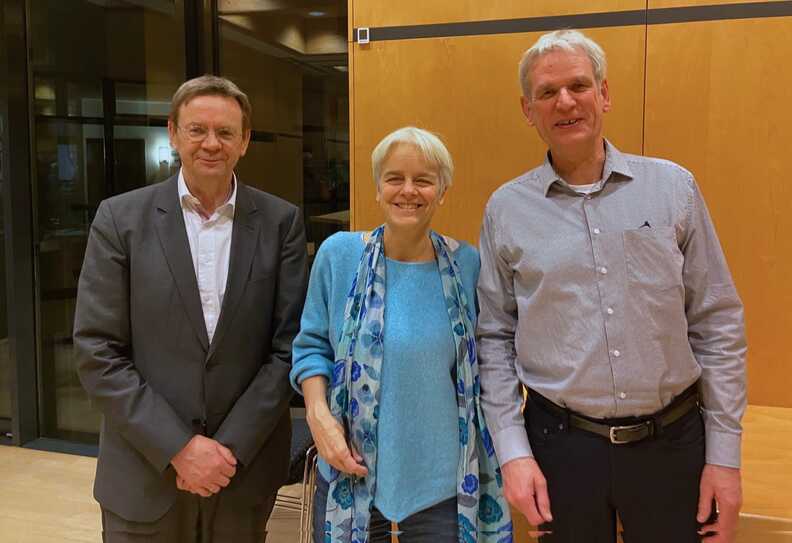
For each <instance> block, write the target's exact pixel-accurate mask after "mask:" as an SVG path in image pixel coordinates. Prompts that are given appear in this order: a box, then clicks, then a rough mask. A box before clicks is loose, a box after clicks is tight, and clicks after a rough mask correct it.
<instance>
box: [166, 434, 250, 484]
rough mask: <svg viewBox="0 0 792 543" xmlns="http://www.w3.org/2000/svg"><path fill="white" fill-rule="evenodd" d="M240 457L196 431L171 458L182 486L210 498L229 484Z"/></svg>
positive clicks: (178, 481) (178, 482)
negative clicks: (237, 458) (237, 459)
mask: <svg viewBox="0 0 792 543" xmlns="http://www.w3.org/2000/svg"><path fill="white" fill-rule="evenodd" d="M236 463H237V461H236V458H235V457H234V454H233V453H232V452H231V451H230V450H229V449H228V448H227V447H225V446H223V445H221V444H220V443H218V442H217V441H215V440H214V439H210V438H208V437H204V436H201V435H195V436H193V437H192V439H190V441H188V442H187V445H185V446H184V448H183V449H182V450H181V451H179V452H178V453H177V454H176V456H174V457H173V459H172V460H171V465H172V466H173V468H174V469H175V470H176V474H177V486H178V487H179V489H180V490H186V491H188V492H193V493H194V494H200V495H201V496H203V497H205V498H207V497H209V496H211V495H212V494H217V493H218V492H220V490H221V489H223V488H225V487H226V486H228V483H230V482H231V477H233V476H234V474H236Z"/></svg>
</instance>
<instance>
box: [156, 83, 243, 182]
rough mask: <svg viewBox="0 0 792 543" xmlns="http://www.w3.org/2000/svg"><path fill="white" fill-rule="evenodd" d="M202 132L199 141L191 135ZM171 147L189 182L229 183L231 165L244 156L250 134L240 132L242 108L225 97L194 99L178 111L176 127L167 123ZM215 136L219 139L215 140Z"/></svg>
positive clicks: (210, 96)
mask: <svg viewBox="0 0 792 543" xmlns="http://www.w3.org/2000/svg"><path fill="white" fill-rule="evenodd" d="M201 128H203V129H205V130H206V132H207V133H206V138H205V139H203V141H194V140H193V138H191V136H190V134H191V132H192V133H193V134H194V133H200V132H201V130H200V129H201ZM168 134H169V136H170V142H171V146H172V147H173V148H174V149H176V151H177V152H178V153H179V157H180V158H181V163H182V171H183V173H184V177H185V178H186V179H187V181H189V182H190V183H198V184H202V183H206V182H218V181H219V182H230V181H231V175H232V173H233V171H234V166H236V163H237V162H238V161H239V158H240V157H242V156H244V155H245V152H246V151H247V146H248V143H249V141H250V131H249V130H247V131H244V130H243V129H242V109H241V108H240V107H239V104H238V103H237V101H236V100H234V99H233V98H229V97H227V96H216V95H205V96H196V97H195V98H193V99H192V100H190V101H189V102H187V103H186V104H184V105H182V106H181V108H179V124H178V126H177V125H176V124H174V123H173V122H172V121H170V120H169V121H168ZM218 134H219V135H220V137H218Z"/></svg>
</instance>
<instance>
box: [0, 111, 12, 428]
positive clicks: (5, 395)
mask: <svg viewBox="0 0 792 543" xmlns="http://www.w3.org/2000/svg"><path fill="white" fill-rule="evenodd" d="M4 131H5V118H4V117H3V116H0V232H2V236H0V239H2V240H3V242H2V243H0V419H10V418H11V360H10V358H9V351H8V300H7V297H6V285H7V282H6V256H5V217H4V212H3V209H4V202H3V195H4V194H5V192H4V188H5V187H4V186H3V185H4V184H5V183H6V179H5V170H6V168H5V164H3V160H4V159H5V149H3V146H4V145H5V143H4V142H5V137H4V136H5V134H4Z"/></svg>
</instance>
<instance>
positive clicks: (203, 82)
mask: <svg viewBox="0 0 792 543" xmlns="http://www.w3.org/2000/svg"><path fill="white" fill-rule="evenodd" d="M199 96H223V97H226V98H233V99H234V100H236V101H237V104H239V109H241V110H242V130H245V131H247V130H250V128H251V123H252V118H253V106H251V105H250V100H249V99H248V97H247V94H245V93H244V92H242V91H241V90H239V87H237V86H236V84H235V83H234V82H233V81H231V80H230V79H226V78H225V77H217V76H216V75H202V76H200V77H196V78H193V79H190V80H189V81H185V82H184V83H182V84H181V86H180V87H179V88H178V89H177V90H176V93H175V94H174V95H173V99H171V109H170V114H169V115H168V118H169V119H170V120H171V121H172V122H173V124H175V125H178V124H179V109H180V108H181V107H182V106H183V105H185V104H186V103H187V102H189V101H190V100H192V99H193V98H197V97H199Z"/></svg>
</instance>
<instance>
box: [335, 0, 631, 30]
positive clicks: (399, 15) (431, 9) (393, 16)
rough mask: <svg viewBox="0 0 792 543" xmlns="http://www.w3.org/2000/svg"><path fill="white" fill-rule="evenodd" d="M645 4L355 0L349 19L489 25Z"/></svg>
mask: <svg viewBox="0 0 792 543" xmlns="http://www.w3.org/2000/svg"><path fill="white" fill-rule="evenodd" d="M645 8H646V2H644V1H642V0H591V1H581V0H576V1H574V2H553V1H552V0H538V1H533V2H525V1H524V0H498V1H497V2H484V1H482V0H457V1H455V2H437V1H431V0H430V1H428V2H427V1H426V0H400V1H399V2H383V1H382V0H354V10H353V11H350V13H352V14H353V16H352V17H351V18H350V19H351V20H352V21H353V24H354V26H356V27H360V26H368V27H378V26H400V25H418V24H431V23H457V22H463V21H489V20H494V19H518V18H524V17H547V16H558V15H576V14H580V13H600V12H609V11H628V10H638V9H645Z"/></svg>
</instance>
